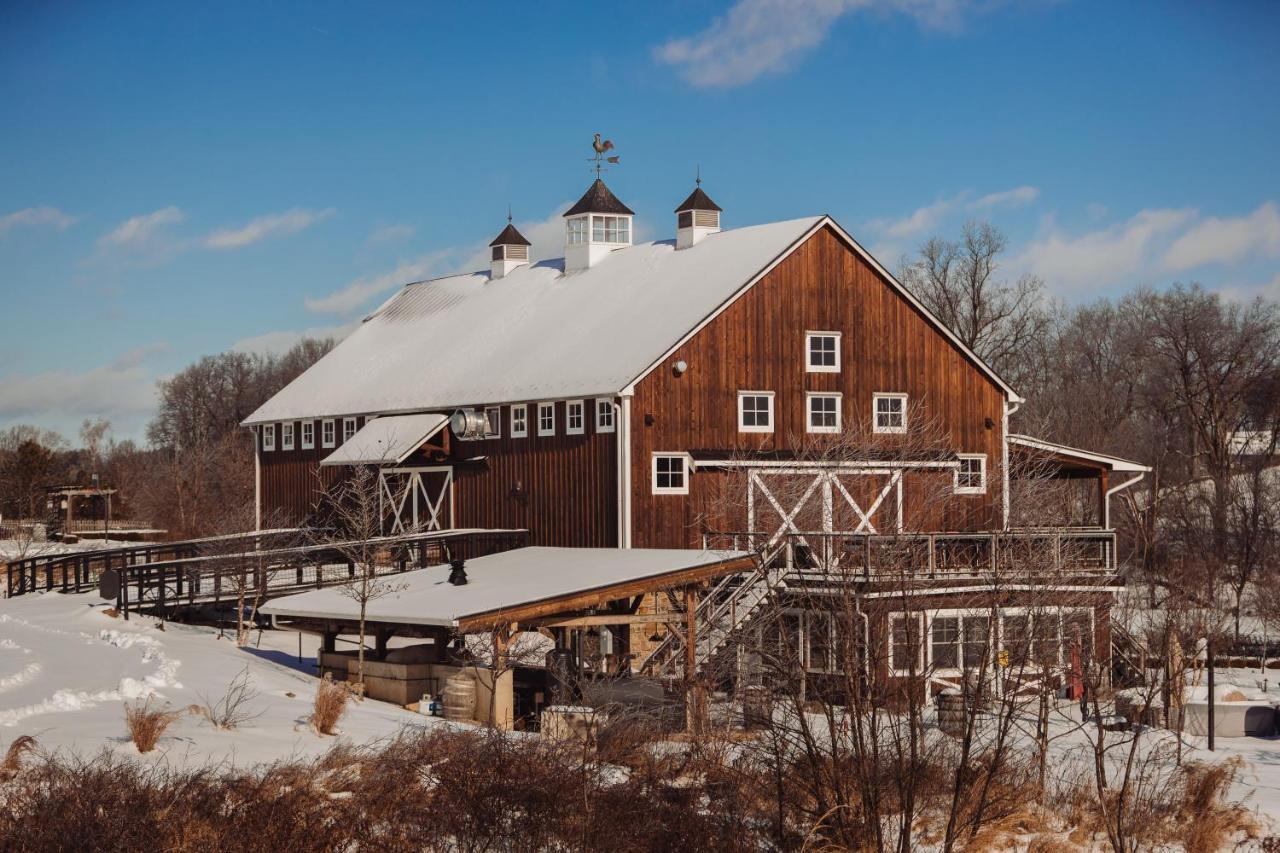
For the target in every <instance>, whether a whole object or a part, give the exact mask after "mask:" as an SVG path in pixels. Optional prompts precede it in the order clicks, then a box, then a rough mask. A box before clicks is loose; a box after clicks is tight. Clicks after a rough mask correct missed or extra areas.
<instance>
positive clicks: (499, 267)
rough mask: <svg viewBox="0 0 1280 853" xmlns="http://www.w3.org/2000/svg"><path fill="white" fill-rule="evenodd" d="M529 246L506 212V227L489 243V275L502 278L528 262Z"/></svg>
mask: <svg viewBox="0 0 1280 853" xmlns="http://www.w3.org/2000/svg"><path fill="white" fill-rule="evenodd" d="M529 246H530V243H529V241H528V240H526V239H525V238H524V235H523V234H521V233H520V232H519V231H517V230H516V227H515V226H514V225H512V224H511V214H510V213H508V214H507V227H506V228H503V229H502V233H501V234H499V235H498V236H497V237H494V238H493V242H492V243H490V244H489V253H490V258H491V260H490V262H489V270H490V276H489V277H490V278H491V279H498V278H502V277H503V276H505V275H506V274H507V273H510V272H514V271H515V269H516V268H517V267H522V266H524V265H526V264H527V263H529Z"/></svg>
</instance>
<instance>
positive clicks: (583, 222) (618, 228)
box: [564, 178, 635, 272]
mask: <svg viewBox="0 0 1280 853" xmlns="http://www.w3.org/2000/svg"><path fill="white" fill-rule="evenodd" d="M633 216H635V211H633V210H632V209H631V208H629V207H627V206H626V205H625V204H623V203H622V202H620V201H618V197H617V196H615V195H614V194H613V193H612V192H610V190H609V188H608V187H607V186H605V183H604V181H602V180H600V179H599V178H596V180H595V183H593V184H592V185H591V187H590V188H589V189H588V190H587V191H586V192H585V193H584V194H583V196H582V198H580V199H578V203H577V204H575V205H574V206H573V207H571V208H569V209H568V211H566V212H565V214H564V220H565V231H564V270H565V272H573V271H574V270H584V269H587V268H588V267H592V266H595V265H596V264H597V263H599V262H600V261H601V260H602V259H603V258H605V257H606V256H607V255H608V254H609V253H610V252H612V251H613V250H614V249H620V248H622V247H623V246H630V245H631V218H632V217H633Z"/></svg>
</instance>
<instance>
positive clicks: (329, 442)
mask: <svg viewBox="0 0 1280 853" xmlns="http://www.w3.org/2000/svg"><path fill="white" fill-rule="evenodd" d="M337 435H338V431H337V428H336V427H335V425H334V423H333V421H332V420H327V421H321V422H320V446H321V447H333V446H334V445H335V444H337Z"/></svg>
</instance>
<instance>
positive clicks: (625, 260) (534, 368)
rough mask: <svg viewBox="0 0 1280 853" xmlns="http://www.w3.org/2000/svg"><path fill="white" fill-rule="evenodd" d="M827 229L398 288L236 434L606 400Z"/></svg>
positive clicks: (778, 228)
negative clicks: (283, 425)
mask: <svg viewBox="0 0 1280 853" xmlns="http://www.w3.org/2000/svg"><path fill="white" fill-rule="evenodd" d="M822 219H823V217H816V216H815V217H809V218H806V219H794V220H790V221H787V222H776V223H772V224H768V225H756V226H752V227H748V228H737V229H734V230H731V231H722V232H720V233H719V234H712V235H709V236H708V237H706V238H705V239H704V240H702V241H700V242H699V243H698V245H696V246H693V247H691V248H688V249H681V250H679V251H677V250H676V248H675V244H674V241H670V240H664V241H660V242H655V243H645V244H641V245H638V246H630V247H627V248H623V249H619V250H617V251H615V252H613V253H612V254H611V255H610V256H609V257H607V258H606V259H604V260H603V261H601V262H600V263H599V264H597V265H595V266H593V267H591V268H590V269H585V270H581V271H577V272H572V273H568V274H566V273H564V272H563V271H562V270H563V261H561V260H555V261H545V262H542V263H537V264H533V265H530V266H525V267H520V268H519V269H517V270H515V271H513V272H511V273H509V274H508V275H506V276H505V277H503V278H500V279H497V280H491V279H490V277H489V273H488V271H487V270H486V271H484V272H476V273H469V274H464V275H455V276H449V277H447V278H439V279H433V280H431V281H423V282H418V283H416V284H409V285H406V286H405V287H404V288H402V289H401V290H400V292H399V293H397V294H396V295H395V296H394V297H392V298H391V299H390V300H388V301H387V302H386V304H384V305H383V306H382V307H381V308H379V309H378V310H377V311H376V312H375V313H374V314H373V315H372V316H370V317H369V318H368V319H367V320H365V322H364V323H363V324H361V326H360V327H359V328H357V329H356V330H355V331H354V332H352V333H351V334H350V335H348V336H347V338H346V339H345V340H343V341H342V342H341V343H340V344H338V346H336V347H335V348H334V349H333V350H332V351H331V352H330V353H329V354H327V355H326V356H324V358H322V359H320V361H318V362H316V364H314V365H312V367H311V368H310V369H309V370H307V371H306V372H305V373H303V374H302V375H301V376H300V377H298V378H297V379H295V380H294V381H293V382H291V383H290V384H289V385H288V386H286V387H285V388H284V389H283V390H282V391H280V393H278V394H276V395H275V396H274V397H272V398H271V399H270V400H268V401H267V402H266V403H265V404H263V405H262V406H261V407H260V408H259V409H258V410H257V411H255V412H254V413H253V414H252V415H250V416H249V417H248V418H247V419H246V420H245V423H246V424H255V423H267V422H272V421H282V420H292V419H300V418H312V417H334V416H341V415H359V414H367V413H400V412H413V411H424V410H431V409H437V410H439V409H445V410H448V409H454V408H457V407H459V406H467V405H473V404H478V403H509V402H522V401H531V400H542V399H564V398H566V397H590V396H594V395H599V396H612V395H614V394H617V393H618V392H619V391H620V390H621V389H623V388H624V387H626V385H627V384H628V383H629V382H631V381H632V380H633V379H635V378H636V377H637V376H638V375H639V374H640V373H642V372H643V371H644V370H645V369H646V368H647V367H648V366H649V365H650V364H652V363H653V362H654V360H655V359H657V358H658V357H660V356H661V355H662V353H663V352H665V351H666V349H667V348H668V347H670V346H671V345H672V344H673V343H675V341H676V340H677V339H678V338H679V337H680V336H681V335H683V334H684V333H685V332H687V331H689V330H690V329H692V328H694V327H695V326H697V325H698V324H699V323H701V322H702V321H703V320H704V319H706V318H707V317H708V316H710V315H711V314H712V313H714V312H715V311H716V310H717V308H719V307H720V305H721V304H722V303H724V302H726V301H727V300H729V299H730V298H731V297H733V295H734V294H735V293H736V292H737V291H738V290H740V289H741V288H742V287H743V286H744V285H746V284H747V283H748V282H749V281H751V280H752V279H753V278H754V277H755V276H756V275H757V274H758V273H760V272H761V271H762V270H763V269H764V268H765V267H767V266H768V265H769V264H770V263H771V262H772V261H774V260H775V259H777V258H778V257H779V256H780V255H782V254H783V253H785V252H786V251H787V250H788V249H789V248H790V247H791V246H792V245H793V244H795V243H796V242H797V241H798V240H800V239H801V238H802V237H804V236H805V235H806V234H807V233H808V232H809V231H811V230H812V229H813V228H814V227H815V226H816V225H817V224H818V223H819V222H821V221H822Z"/></svg>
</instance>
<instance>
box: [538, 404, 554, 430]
mask: <svg viewBox="0 0 1280 853" xmlns="http://www.w3.org/2000/svg"><path fill="white" fill-rule="evenodd" d="M555 434H556V404H555V403H539V404H538V435H555Z"/></svg>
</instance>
